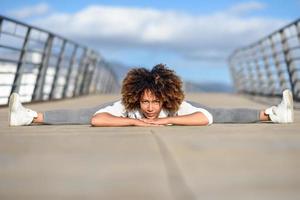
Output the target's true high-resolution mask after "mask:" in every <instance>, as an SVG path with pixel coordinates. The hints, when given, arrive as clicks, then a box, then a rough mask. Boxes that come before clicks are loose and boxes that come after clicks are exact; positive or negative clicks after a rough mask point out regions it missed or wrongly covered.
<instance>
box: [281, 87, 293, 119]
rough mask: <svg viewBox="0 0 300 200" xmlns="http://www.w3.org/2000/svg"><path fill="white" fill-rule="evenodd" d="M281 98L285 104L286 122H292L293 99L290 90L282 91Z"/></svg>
mask: <svg viewBox="0 0 300 200" xmlns="http://www.w3.org/2000/svg"><path fill="white" fill-rule="evenodd" d="M283 100H284V102H285V103H286V106H287V116H286V122H287V123H292V122H294V100H293V94H292V92H291V91H290V90H284V91H283Z"/></svg>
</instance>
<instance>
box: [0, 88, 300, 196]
mask: <svg viewBox="0 0 300 200" xmlns="http://www.w3.org/2000/svg"><path fill="white" fill-rule="evenodd" d="M187 96H188V99H189V100H193V101H197V102H200V103H203V104H207V105H209V106H215V107H249V108H261V109H262V108H265V107H266V105H261V104H257V103H255V102H252V101H250V100H248V99H245V98H243V97H240V96H236V95H229V94H191V95H187ZM115 99H118V96H90V97H80V98H77V99H72V100H64V101H57V102H51V103H39V104H30V105H28V107H30V108H33V109H36V110H39V111H43V110H49V109H50V110H53V109H62V108H63V109H68V108H70V109H73V108H81V107H90V106H91V107H92V106H94V105H97V104H101V103H104V102H107V101H111V100H115ZM295 114H296V116H295V117H296V122H295V123H293V124H271V123H260V124H213V125H211V126H207V127H194V126H191V127H184V126H169V127H155V128H142V127H124V128H108V127H107V128H93V127H90V126H88V125H68V126H64V125H62V126H46V125H42V126H26V127H8V125H7V108H1V109H0V121H1V124H0V199H1V200H6V199H22V200H24V199H72V200H74V199H122V200H125V199H130V200H131V199H151V200H153V199H162V200H166V199H185V200H189V199H213V200H215V199H222V200H224V199H228V200H232V199H243V200H245V199H249V200H250V199H251V200H252V199H264V200H266V199H270V200H271V199H272V200H274V199H297V198H299V196H300V192H299V188H300V173H299V168H300V131H299V130H300V121H299V120H298V119H300V112H299V111H296V113H295Z"/></svg>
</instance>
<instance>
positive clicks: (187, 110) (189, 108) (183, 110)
mask: <svg viewBox="0 0 300 200" xmlns="http://www.w3.org/2000/svg"><path fill="white" fill-rule="evenodd" d="M195 112H201V113H202V114H204V115H205V117H207V119H208V124H212V123H213V116H212V114H211V113H210V112H208V111H207V110H206V109H204V108H199V107H195V106H193V105H192V104H190V103H188V102H186V101H183V102H182V104H181V105H180V107H179V110H178V111H177V114H178V115H179V116H181V115H189V114H192V113H195Z"/></svg>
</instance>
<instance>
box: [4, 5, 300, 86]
mask: <svg viewBox="0 0 300 200" xmlns="http://www.w3.org/2000/svg"><path fill="white" fill-rule="evenodd" d="M299 13H300V0H286V1H279V0H278V1H276V0H273V1H271V0H260V1H234V0H228V1H225V0H220V1H199V0H190V1H189V0H185V1H183V0H172V1H162V0H160V1H157V0H131V1H130V0H119V1H117V0H98V1H96V0H77V1H64V0H52V1H47V0H46V1H37V0H14V1H11V0H0V15H4V16H8V17H11V18H13V19H17V20H20V21H22V22H25V23H28V24H30V25H34V26H38V27H41V28H44V29H45V30H48V31H51V32H54V33H57V34H59V35H61V36H64V37H66V38H69V39H72V40H75V41H77V42H78V43H80V44H83V45H86V46H89V47H91V48H93V49H95V50H97V51H98V52H99V53H100V54H101V55H102V56H103V57H104V58H105V59H106V60H107V61H114V62H115V61H117V62H120V63H123V64H125V65H126V66H130V67H147V68H151V67H152V66H154V65H155V64H158V63H163V64H166V65H167V66H168V67H169V68H171V69H174V70H175V71H176V72H177V74H178V75H180V76H181V77H182V78H183V79H184V80H188V81H193V82H197V83H207V82H209V83H216V82H218V83H222V84H226V85H227V84H231V77H230V72H229V70H228V64H227V59H228V57H229V55H230V54H231V53H232V52H233V51H234V50H235V49H236V48H239V47H242V46H246V45H249V44H251V43H253V42H256V41H257V40H259V39H261V38H262V37H264V36H266V35H268V34H270V33H272V32H273V31H275V30H278V29H279V28H281V27H283V26H284V25H286V24H288V23H290V22H292V21H294V20H296V19H298V18H299V17H300V15H299Z"/></svg>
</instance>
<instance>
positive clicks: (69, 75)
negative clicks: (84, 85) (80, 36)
mask: <svg viewBox="0 0 300 200" xmlns="http://www.w3.org/2000/svg"><path fill="white" fill-rule="evenodd" d="M77 49H78V45H75V46H74V49H73V52H72V56H71V60H70V64H69V68H68V72H67V77H66V83H65V85H64V89H63V98H65V97H66V96H67V92H68V86H69V84H70V77H71V73H72V71H73V68H74V63H75V60H76V53H77Z"/></svg>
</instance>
